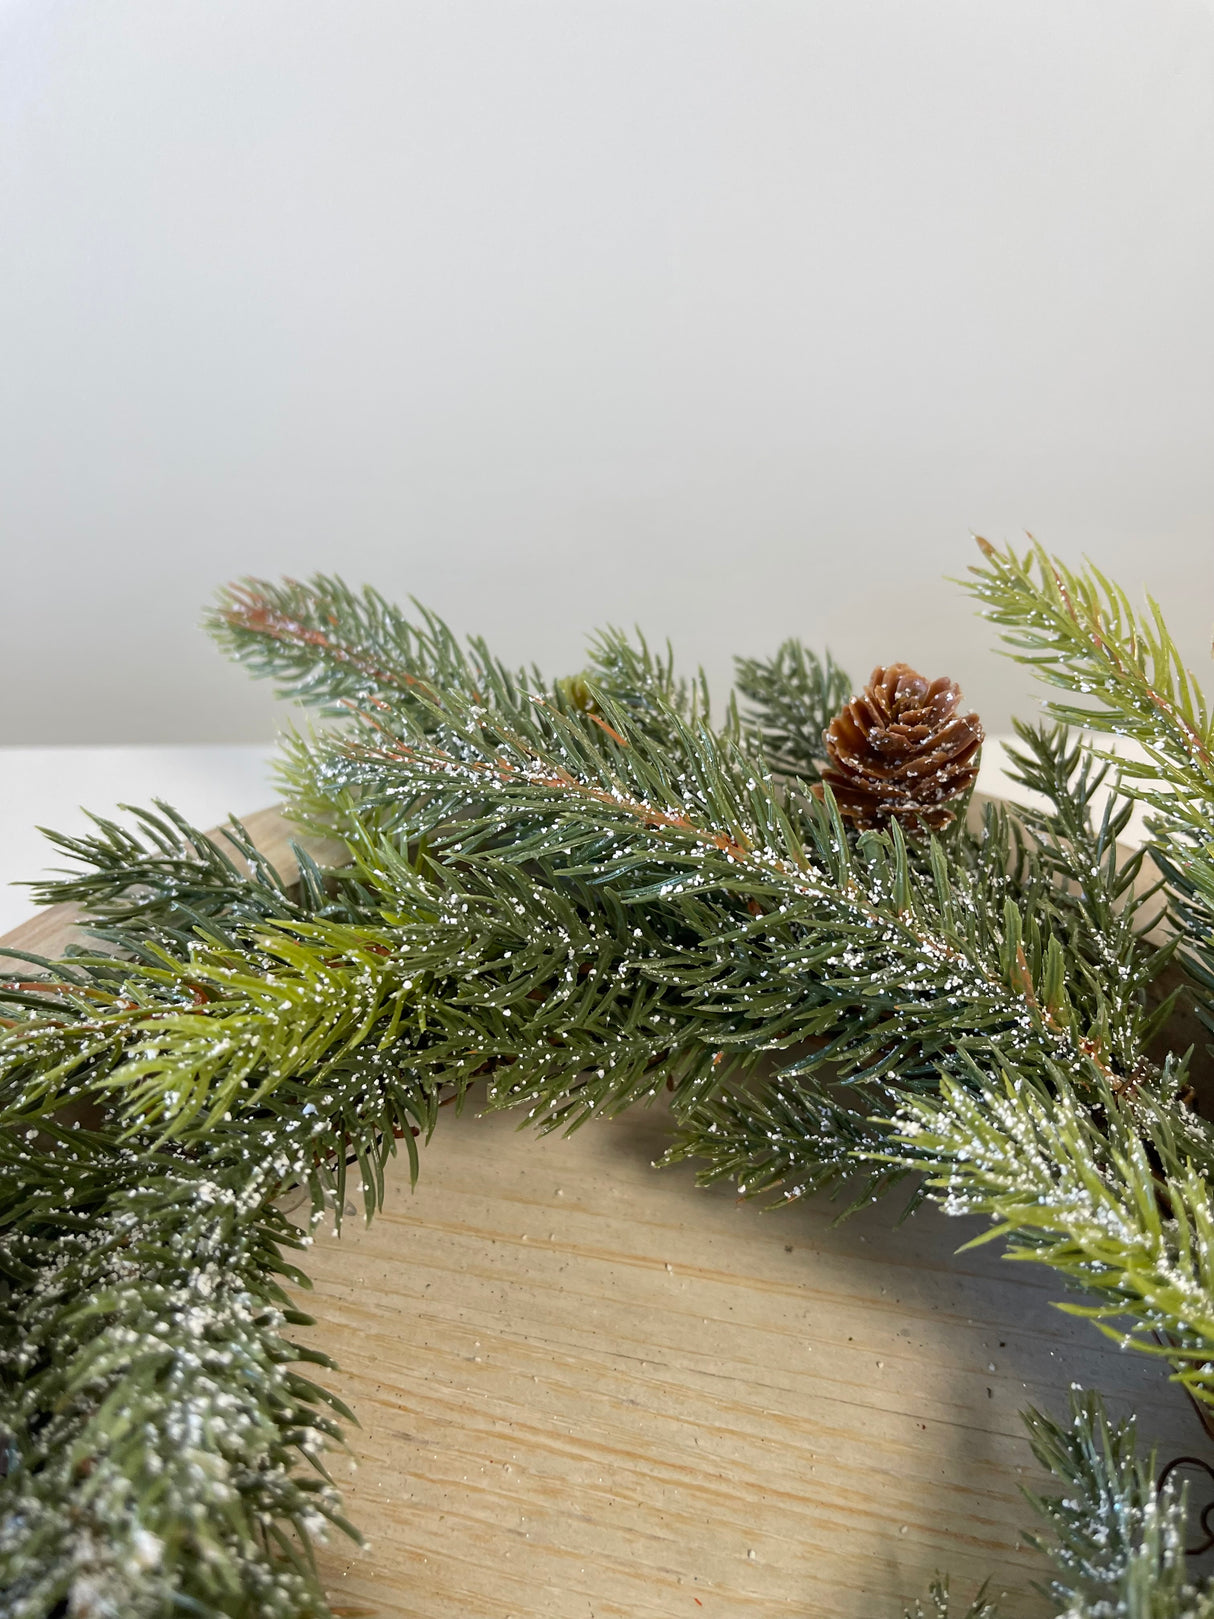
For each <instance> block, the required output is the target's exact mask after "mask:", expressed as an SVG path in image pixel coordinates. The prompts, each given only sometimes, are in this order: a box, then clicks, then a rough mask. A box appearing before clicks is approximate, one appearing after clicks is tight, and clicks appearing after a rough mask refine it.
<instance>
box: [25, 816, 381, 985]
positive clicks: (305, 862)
mask: <svg viewBox="0 0 1214 1619" xmlns="http://www.w3.org/2000/svg"><path fill="white" fill-rule="evenodd" d="M154 802H155V804H156V809H155V811H153V810H150V809H145V808H142V807H140V806H137V805H127V804H124V805H120V806H119V807H120V808H122V809H126V810H129V811H130V812H131V813H132V814H133V815H134V816H135V818H136V822H137V828H136V829H135V830H129V829H128V828H126V827H123V826H120V825H118V824H117V823H116V822H114V821H111V820H108V819H106V818H105V817H102V816H99V815H90V817H89V818H90V820H92V821H93V823H94V825H95V826H96V827H97V831H96V832H95V833H90V834H89V835H87V836H84V837H69V836H67V835H65V834H64V833H60V832H52V831H45V836H46V837H47V838H48V839H49V840H50V841H51V843H52V844H54V845H55V846H56V847H57V848H58V849H60V850H62V851H63V852H64V853H65V854H66V855H68V856H69V857H70V858H71V859H72V860H73V861H75V862H76V863H77V865H78V866H79V867H81V868H83V869H80V870H78V871H74V872H70V873H69V874H68V875H65V876H63V877H59V878H44V879H42V880H40V881H39V882H37V883H34V884H31V885H30V886H31V887H33V889H34V898H35V900H36V901H37V903H38V904H40V905H54V904H59V903H64V902H67V903H71V904H75V905H79V906H81V907H82V908H83V909H84V910H85V911H86V912H87V913H88V917H89V921H90V931H91V932H92V933H93V934H94V935H95V936H97V937H100V938H103V939H108V940H109V941H110V942H112V943H114V944H116V945H118V946H119V947H121V948H122V949H124V950H127V951H132V952H134V953H135V954H139V953H140V951H141V948H142V946H143V944H144V942H145V941H152V942H154V943H157V944H160V945H161V946H163V947H165V948H167V949H170V950H171V951H172V953H173V954H175V955H181V954H183V953H184V951H185V950H186V949H188V946H189V943H190V941H191V939H192V938H193V937H194V936H195V934H196V933H197V932H198V931H202V932H204V933H206V934H207V935H208V936H210V937H216V936H218V937H220V938H222V937H223V936H224V930H225V929H226V927H227V926H228V925H233V926H236V927H240V926H246V925H248V924H251V923H257V922H263V921H270V920H277V921H291V920H305V919H311V918H324V919H329V920H333V921H339V922H350V923H369V924H371V925H374V924H375V923H376V922H377V921H378V920H379V918H378V915H377V913H376V912H375V909H374V904H373V896H371V895H369V894H368V893H367V892H366V891H365V890H360V889H359V888H358V886H357V884H355V883H354V882H352V880H351V876H350V874H349V873H348V872H335V871H330V870H324V869H322V868H321V867H320V866H318V865H317V863H316V861H315V860H313V859H312V857H311V855H310V854H309V853H308V851H307V850H306V849H305V848H303V847H302V846H301V845H300V844H298V843H292V845H291V850H292V853H293V854H294V856H295V858H296V861H297V863H298V866H299V876H298V879H297V880H296V881H295V882H294V883H292V884H289V885H288V884H286V883H284V881H283V879H282V877H281V876H280V875H279V873H278V871H277V870H275V868H274V866H273V865H272V864H271V863H270V862H269V861H268V860H267V859H266V857H265V856H264V854H263V853H262V852H261V850H259V849H258V848H257V846H256V845H255V844H254V843H253V841H252V839H251V838H250V837H249V834H248V833H247V832H246V830H245V828H244V826H243V825H242V824H241V822H240V821H238V820H237V819H236V818H235V817H233V818H232V819H231V820H230V821H229V822H228V825H227V826H226V827H224V828H223V829H222V833H221V835H222V837H223V839H224V840H225V841H226V843H227V844H228V845H229V846H230V848H231V849H233V850H234V851H235V853H236V854H237V855H239V856H240V857H241V858H242V859H243V860H244V861H245V863H246V865H247V868H248V869H247V870H241V868H240V867H239V866H237V865H236V863H235V861H234V860H233V858H232V856H231V855H230V854H229V853H228V851H227V850H225V849H224V848H223V846H222V845H221V844H220V843H219V842H218V841H217V840H216V839H215V838H212V837H208V836H207V835H206V834H205V833H203V832H200V831H199V830H198V828H197V827H194V826H192V825H191V824H190V823H189V822H188V821H187V820H186V819H185V818H184V817H183V816H182V815H180V814H179V813H178V811H176V810H175V809H173V807H172V806H171V805H169V804H166V803H164V802H162V801H161V800H159V799H157V800H155V801H154ZM60 869H65V868H60Z"/></svg>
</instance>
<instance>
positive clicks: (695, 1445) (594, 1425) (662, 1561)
mask: <svg viewBox="0 0 1214 1619" xmlns="http://www.w3.org/2000/svg"><path fill="white" fill-rule="evenodd" d="M246 825H247V826H248V828H249V830H250V832H251V833H252V834H253V835H254V837H255V839H256V840H257V841H258V842H259V844H260V845H261V846H262V847H264V848H266V849H267V851H268V852H269V853H270V854H271V857H272V858H273V859H274V860H275V862H276V864H279V866H280V869H282V870H284V874H285V875H289V874H290V868H291V862H290V856H289V851H288V850H287V846H286V834H285V832H284V828H283V826H282V823H281V821H280V820H279V818H278V816H277V813H276V812H275V811H273V810H270V811H264V812H262V813H260V814H259V815H255V816H250V817H249V818H248V820H247V822H246ZM56 910H57V912H58V914H56V913H55V912H49V913H44V915H43V916H42V917H40V918H38V919H36V920H35V922H33V923H31V924H28V925H27V926H26V927H24V928H21V929H18V930H17V932H16V933H15V934H11V935H9V942H12V943H15V944H18V945H19V946H20V947H21V948H27V949H36V950H40V951H45V952H47V953H53V952H54V951H55V950H57V949H58V948H59V947H60V946H61V945H62V943H63V942H64V941H65V939H66V938H67V937H68V936H70V933H71V927H72V923H73V920H74V917H73V915H72V914H71V913H70V911H68V910H67V909H66V908H56ZM516 1126H517V1120H516V1119H515V1118H513V1117H512V1116H510V1115H509V1114H488V1115H485V1116H478V1115H477V1113H476V1098H475V1095H474V1096H473V1097H471V1098H470V1100H469V1104H468V1105H467V1106H466V1107H465V1109H464V1112H463V1114H462V1116H459V1117H456V1116H455V1115H454V1110H453V1109H447V1110H445V1111H444V1113H443V1115H442V1120H441V1124H440V1127H439V1129H438V1131H437V1132H436V1134H435V1138H434V1141H433V1142H432V1143H431V1145H430V1146H429V1147H428V1148H427V1149H426V1150H425V1152H424V1153H423V1155H422V1173H421V1179H420V1181H419V1184H418V1186H417V1188H416V1189H415V1190H411V1189H410V1187H409V1181H408V1174H407V1169H406V1167H405V1166H404V1165H403V1164H400V1163H398V1165H397V1166H396V1168H395V1170H394V1171H393V1172H392V1173H390V1174H389V1177H388V1197H387V1204H386V1207H385V1209H384V1211H383V1213H382V1214H381V1215H380V1216H379V1217H378V1218H377V1219H376V1221H375V1222H374V1223H373V1224H372V1225H371V1226H370V1227H367V1226H366V1225H364V1223H363V1221H362V1219H361V1217H360V1216H357V1215H355V1213H354V1204H353V1203H351V1204H350V1205H349V1207H348V1210H347V1213H346V1216H345V1221H344V1224H343V1227H342V1231H341V1234H340V1235H337V1234H335V1232H334V1230H333V1226H332V1222H331V1221H326V1222H325V1225H324V1227H323V1228H322V1229H320V1230H318V1232H317V1234H316V1236H315V1240H314V1243H313V1246H312V1248H311V1252H310V1257H309V1261H308V1268H309V1270H310V1273H311V1275H312V1277H313V1279H314V1283H315V1288H314V1291H313V1292H312V1293H311V1294H307V1295H303V1296H301V1298H300V1300H299V1303H300V1304H301V1306H302V1307H303V1308H305V1309H307V1310H309V1311H310V1312H311V1313H312V1314H314V1315H315V1316H316V1325H315V1326H314V1327H313V1328H311V1329H308V1330H307V1331H306V1332H305V1334H304V1336H305V1337H306V1338H307V1340H308V1341H309V1342H310V1343H312V1344H314V1345H315V1346H316V1347H318V1348H321V1349H324V1350H326V1351H327V1352H329V1353H330V1354H331V1355H333V1356H334V1358H335V1359H337V1360H338V1361H339V1362H340V1365H341V1371H340V1372H339V1373H335V1374H332V1376H331V1386H332V1387H333V1388H334V1389H335V1390H336V1391H337V1392H338V1393H339V1394H340V1395H341V1396H342V1397H343V1398H344V1399H345V1400H347V1401H348V1402H349V1403H350V1404H351V1406H352V1407H353V1408H354V1410H355V1411H356V1412H357V1413H358V1415H359V1419H360V1422H361V1427H360V1428H359V1429H357V1430H354V1431H353V1432H352V1433H351V1435H350V1449H351V1453H352V1454H351V1457H350V1458H347V1457H345V1456H342V1455H341V1454H338V1455H336V1456H335V1457H334V1458H333V1470H334V1476H335V1478H336V1479H337V1481H338V1483H339V1484H341V1486H342V1487H343V1489H344V1491H345V1492H346V1498H347V1511H348V1513H349V1516H350V1517H351V1518H352V1519H353V1521H354V1522H356V1523H357V1524H358V1525H359V1526H360V1527H361V1528H362V1529H363V1530H364V1532H365V1533H366V1534H367V1535H368V1537H369V1542H370V1543H369V1545H368V1546H367V1547H366V1548H364V1549H362V1550H359V1549H357V1548H355V1547H353V1546H351V1545H348V1544H344V1543H338V1542H333V1543H331V1544H330V1545H329V1546H328V1547H327V1548H326V1549H325V1550H324V1551H323V1552H322V1556H321V1568H322V1572H323V1575H324V1577H325V1580H326V1584H327V1586H328V1588H329V1590H330V1591H331V1593H332V1598H333V1601H334V1603H335V1605H336V1610H337V1612H338V1613H339V1614H343V1615H347V1616H351V1619H352V1616H355V1615H365V1616H367V1619H372V1616H378V1619H583V1616H585V1619H650V1616H652V1619H658V1616H661V1619H670V1616H676V1619H683V1616H686V1619H752V1616H753V1619H784V1616H788V1619H791V1616H794V1615H795V1616H798V1619H817V1616H822V1619H828V1616H829V1619H900V1616H901V1613H902V1604H903V1603H904V1602H906V1601H908V1600H910V1599H911V1598H913V1597H914V1596H916V1595H918V1594H920V1593H921V1592H922V1591H923V1589H924V1588H925V1586H926V1583H927V1581H928V1580H929V1578H930V1577H931V1575H932V1573H933V1571H934V1570H936V1569H945V1570H948V1571H950V1572H951V1574H952V1576H953V1581H954V1589H955V1590H957V1591H958V1593H959V1594H960V1593H963V1592H964V1594H965V1595H966V1597H967V1599H968V1596H969V1595H970V1594H972V1587H974V1586H976V1585H977V1583H978V1582H979V1581H980V1580H981V1579H983V1578H985V1577H986V1576H987V1575H988V1574H989V1575H991V1576H993V1590H994V1591H996V1592H999V1591H1007V1592H1008V1593H1009V1594H1010V1601H1009V1604H1008V1609H1007V1611H1008V1613H1009V1615H1010V1616H1011V1619H1035V1616H1038V1615H1042V1614H1044V1613H1046V1612H1047V1611H1049V1610H1048V1608H1047V1606H1046V1605H1045V1604H1044V1603H1043V1602H1042V1600H1041V1599H1040V1598H1039V1597H1037V1596H1035V1595H1034V1594H1033V1593H1032V1591H1031V1590H1030V1581H1032V1580H1033V1579H1034V1578H1040V1577H1041V1574H1042V1565H1041V1563H1040V1561H1039V1559H1038V1558H1037V1557H1036V1556H1035V1554H1033V1553H1031V1552H1029V1551H1027V1550H1025V1549H1023V1548H1022V1547H1021V1546H1020V1545H1019V1540H1020V1531H1021V1529H1022V1528H1023V1527H1024V1526H1026V1525H1027V1524H1028V1522H1029V1520H1030V1514H1029V1511H1028V1509H1027V1507H1026V1506H1025V1504H1024V1503H1023V1501H1022V1499H1021V1496H1020V1490H1021V1487H1022V1486H1023V1485H1025V1484H1028V1483H1039V1482H1040V1480H1039V1479H1038V1477H1037V1475H1036V1470H1035V1468H1034V1466H1033V1463H1032V1460H1031V1457H1030V1455H1029V1452H1028V1447H1027V1445H1026V1443H1025V1441H1024V1438H1023V1436H1022V1430H1021V1427H1020V1424H1019V1421H1018V1418H1017V1415H1016V1413H1017V1411H1018V1410H1019V1409H1020V1408H1021V1407H1022V1406H1024V1405H1025V1404H1028V1403H1030V1402H1031V1403H1034V1404H1038V1405H1041V1406H1043V1407H1045V1408H1047V1409H1049V1410H1052V1411H1055V1412H1059V1411H1061V1409H1062V1407H1063V1405H1064V1402H1065V1397H1066V1390H1067V1387H1068V1385H1069V1384H1070V1383H1071V1382H1072V1381H1077V1382H1080V1383H1083V1384H1086V1385H1092V1386H1095V1387H1097V1388H1100V1389H1102V1390H1104V1391H1105V1392H1106V1393H1107V1394H1108V1395H1109V1396H1110V1397H1111V1399H1112V1403H1113V1405H1114V1408H1115V1409H1118V1410H1120V1411H1124V1410H1126V1409H1127V1408H1134V1409H1136V1410H1137V1411H1138V1412H1139V1413H1140V1418H1141V1423H1142V1428H1143V1431H1144V1433H1145V1435H1146V1436H1147V1437H1148V1438H1149V1439H1151V1440H1153V1441H1155V1442H1157V1443H1158V1444H1159V1445H1160V1446H1161V1450H1162V1452H1163V1453H1164V1454H1167V1455H1171V1454H1174V1453H1177V1452H1184V1451H1191V1450H1193V1449H1194V1448H1201V1446H1202V1443H1203V1441H1202V1434H1201V1429H1200V1427H1199V1424H1198V1422H1197V1419H1196V1418H1195V1416H1194V1415H1193V1414H1192V1412H1191V1409H1190V1408H1189V1406H1188V1404H1187V1402H1186V1401H1185V1400H1184V1398H1183V1397H1182V1396H1181V1394H1180V1393H1179V1391H1178V1390H1176V1389H1175V1388H1174V1387H1173V1386H1171V1385H1169V1384H1168V1382H1167V1381H1166V1378H1165V1377H1164V1375H1163V1374H1162V1373H1161V1371H1160V1369H1159V1367H1158V1366H1157V1365H1156V1363H1154V1362H1153V1361H1151V1360H1150V1359H1148V1358H1147V1357H1145V1356H1134V1355H1130V1354H1127V1353H1123V1352H1121V1351H1119V1350H1118V1349H1117V1348H1116V1347H1115V1346H1113V1345H1112V1344H1110V1343H1108V1342H1107V1341H1106V1340H1104V1339H1102V1338H1101V1337H1100V1336H1099V1334H1097V1333H1096V1331H1095V1330H1094V1329H1093V1328H1092V1327H1090V1326H1088V1325H1087V1324H1086V1323H1083V1322H1080V1321H1076V1320H1075V1319H1073V1318H1071V1317H1068V1316H1066V1315H1064V1314H1062V1313H1060V1312H1059V1311H1058V1310H1056V1309H1054V1308H1053V1307H1052V1303H1051V1301H1052V1300H1053V1299H1054V1298H1056V1297H1057V1296H1058V1285H1057V1283H1056V1282H1055V1280H1054V1278H1053V1277H1052V1276H1050V1275H1049V1273H1047V1272H1046V1271H1045V1270H1044V1269H1038V1268H1037V1267H1034V1266H1031V1265H1025V1264H1017V1265H1013V1264H1009V1263H1007V1262H1006V1261H1003V1260H1001V1259H1000V1258H999V1256H998V1254H997V1252H996V1251H995V1250H994V1249H993V1248H992V1247H984V1248H980V1249H977V1250H975V1251H973V1252H971V1253H968V1254H963V1255H957V1254H956V1253H955V1251H954V1250H955V1249H956V1248H957V1247H958V1245H959V1244H960V1243H961V1242H962V1241H964V1240H965V1239H967V1238H968V1237H970V1236H972V1235H974V1234H975V1233H976V1230H977V1229H978V1228H977V1227H976V1226H975V1225H974V1223H972V1222H968V1221H949V1220H946V1219H945V1218H944V1217H943V1216H941V1215H939V1214H938V1213H936V1212H935V1211H934V1210H931V1209H928V1210H923V1211H921V1212H920V1213H918V1214H916V1215H915V1216H914V1217H913V1218H912V1219H911V1220H910V1221H908V1222H907V1223H906V1224H904V1225H902V1226H900V1227H898V1226H896V1221H897V1219H898V1216H899V1214H900V1213H901V1208H902V1203H901V1199H900V1198H898V1197H897V1196H894V1197H892V1198H887V1199H885V1200H883V1201H882V1202H881V1203H879V1204H877V1205H874V1206H873V1207H871V1208H869V1209H867V1210H865V1211H864V1212H863V1213H862V1214H860V1215H858V1216H856V1217H854V1218H853V1219H851V1220H849V1221H847V1222H845V1223H843V1224H841V1225H836V1224H834V1223H833V1220H834V1216H835V1214H836V1213H837V1210H836V1209H835V1208H834V1207H833V1206H831V1205H829V1204H822V1203H814V1204H804V1205H797V1206H793V1207H791V1208H786V1209H781V1210H779V1211H778V1212H772V1213H765V1212H763V1211H761V1210H760V1209H759V1208H757V1207H756V1206H754V1205H753V1204H746V1203H742V1202H740V1201H739V1200H738V1199H737V1198H735V1196H734V1195H733V1194H732V1192H730V1191H729V1190H728V1189H726V1188H721V1187H717V1188H713V1189H711V1190H708V1191H704V1190H697V1189H696V1188H695V1187H694V1185H693V1169H692V1167H691V1166H689V1165H680V1166H677V1167H675V1168H672V1169H665V1170H662V1171H657V1170H655V1169H653V1168H652V1167H651V1165H652V1161H653V1160H654V1159H655V1158H657V1157H658V1156H659V1155H660V1153H661V1151H662V1150H663V1147H664V1145H665V1141H666V1138H667V1133H668V1128H669V1118H668V1115H667V1113H666V1111H665V1108H664V1106H655V1107H654V1108H651V1109H634V1110H633V1111H632V1112H630V1113H628V1114H625V1115H623V1116H622V1117H621V1118H618V1119H615V1120H597V1121H594V1122H593V1123H590V1124H587V1125H586V1126H584V1127H583V1128H582V1129H580V1130H578V1131H576V1132H575V1133H574V1134H573V1135H572V1136H569V1137H564V1136H559V1135H557V1136H548V1137H544V1138H537V1137H536V1136H535V1134H534V1133H533V1132H532V1131H531V1130H524V1131H521V1132H520V1131H519V1130H518V1129H517V1128H516ZM355 1463H357V1470H356V1471H352V1470H351V1469H352V1468H353V1467H354V1464H355Z"/></svg>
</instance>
